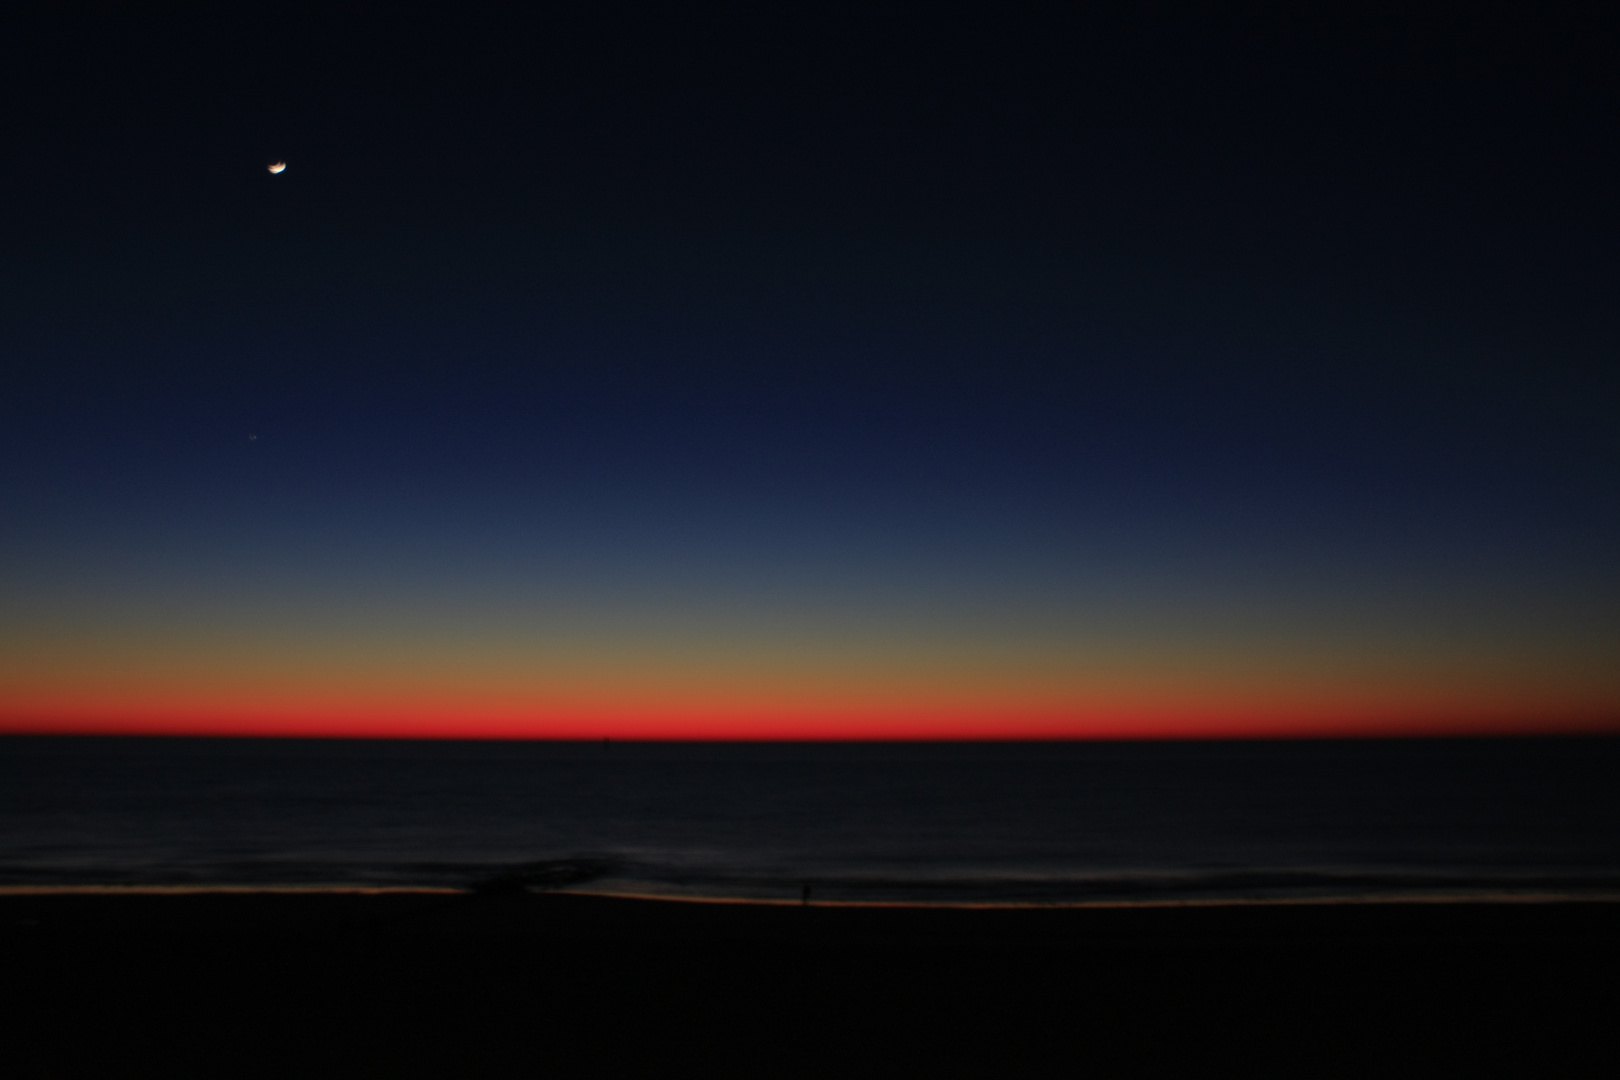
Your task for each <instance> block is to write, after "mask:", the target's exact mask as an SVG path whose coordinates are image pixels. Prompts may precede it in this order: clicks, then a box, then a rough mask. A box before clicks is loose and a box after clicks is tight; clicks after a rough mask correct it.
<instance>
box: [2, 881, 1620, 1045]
mask: <svg viewBox="0 0 1620 1080" xmlns="http://www.w3.org/2000/svg"><path fill="white" fill-rule="evenodd" d="M0 942H3V949H4V955H5V957H6V964H5V966H6V971H7V975H6V979H5V987H6V989H5V997H6V1000H5V1002H4V1005H5V1015H6V1017H7V1023H6V1027H7V1029H8V1037H7V1043H8V1045H9V1047H10V1050H9V1051H8V1053H7V1057H8V1065H7V1068H6V1071H7V1073H8V1074H10V1075H28V1076H46V1075H63V1074H67V1073H71V1072H79V1071H82V1070H83V1069H85V1068H90V1067H96V1068H106V1067H109V1066H113V1067H118V1068H120V1069H131V1068H135V1067H137V1066H141V1065H143V1064H155V1065H158V1066H160V1067H164V1068H166V1069H170V1070H173V1069H180V1070H190V1069H192V1068H198V1069H207V1070H208V1071H210V1072H213V1073H217V1074H224V1075H269V1074H272V1073H273V1074H277V1075H285V1074H287V1073H288V1072H299V1073H307V1072H312V1071H313V1072H344V1073H355V1072H360V1073H370V1072H373V1071H380V1070H384V1069H386V1070H389V1071H419V1070H421V1071H445V1070H449V1071H453V1072H467V1073H491V1072H496V1071H499V1072H502V1073H510V1072H518V1073H525V1074H536V1075H538V1074H543V1073H546V1074H549V1073H552V1072H555V1071H559V1070H566V1071H569V1072H576V1073H577V1072H581V1071H583V1072H586V1073H589V1074H592V1075H595V1074H600V1073H607V1072H620V1071H623V1070H624V1069H629V1068H634V1069H637V1070H642V1071H645V1070H649V1069H652V1070H658V1071H660V1072H665V1071H678V1072H680V1073H683V1074H684V1073H713V1072H717V1071H718V1072H728V1073H748V1074H753V1075H760V1074H769V1075H784V1074H785V1075H830V1074H837V1073H847V1072H853V1071H860V1072H872V1071H877V1072H880V1073H893V1074H907V1075H909V1074H915V1073H917V1072H922V1071H927V1072H945V1073H956V1072H961V1073H974V1074H979V1075H984V1074H991V1073H999V1074H1011V1075H1060V1074H1061V1075H1075V1074H1077V1073H1083V1072H1087V1071H1089V1070H1094V1069H1095V1070H1101V1072H1100V1073H1099V1074H1100V1075H1139V1074H1148V1073H1153V1072H1158V1071H1160V1070H1162V1069H1167V1068H1175V1069H1178V1070H1188V1069H1191V1070H1200V1071H1201V1070H1203V1069H1207V1068H1213V1067H1222V1068H1234V1069H1244V1070H1247V1071H1250V1072H1253V1071H1262V1070H1263V1071H1268V1072H1278V1073H1281V1072H1287V1073H1291V1074H1293V1075H1314V1076H1340V1075H1342V1076H1351V1075H1355V1076H1363V1075H1369V1074H1371V1073H1378V1074H1389V1073H1392V1072H1393V1073H1398V1074H1410V1075H1416V1074H1419V1073H1423V1074H1433V1073H1437V1072H1438V1073H1441V1074H1446V1073H1452V1072H1465V1071H1466V1072H1473V1071H1477V1070H1479V1069H1481V1068H1487V1067H1488V1068H1491V1069H1500V1068H1503V1067H1511V1068H1513V1069H1515V1070H1518V1071H1530V1070H1532V1069H1533V1070H1535V1071H1538V1072H1539V1071H1543V1070H1547V1069H1553V1070H1560V1071H1565V1072H1567V1071H1569V1070H1570V1069H1572V1068H1575V1067H1577V1066H1578V1067H1579V1069H1580V1070H1581V1071H1582V1072H1588V1073H1590V1072H1593V1071H1596V1070H1595V1069H1594V1067H1595V1066H1597V1065H1599V1063H1601V1062H1607V1063H1608V1064H1609V1065H1612V1064H1615V1063H1616V1062H1617V1059H1620V1055H1617V1054H1616V1051H1615V1049H1614V1043H1613V1040H1612V1038H1611V1037H1610V1027H1611V1021H1612V1017H1613V1015H1614V1007H1615V1006H1616V1004H1620V994H1617V993H1616V991H1615V989H1614V983H1613V980H1612V977H1611V976H1612V972H1613V971H1614V970H1615V966H1616V965H1615V962H1616V961H1617V960H1620V904H1616V903H1613V902H1593V901H1584V902H1568V901H1555V900H1547V901H1543V902H1524V901H1519V902H1483V901H1474V902H1457V901H1448V900H1444V899H1439V898H1436V899H1431V900H1428V901H1422V902H1411V901H1405V902H1389V901H1386V902H1376V903H1369V902H1315V903H1298V902H1294V903H1259V904H1244V903H1219V904H1148V905H1143V904H1136V905H1130V904H1126V905H1113V906H1107V905H1102V906H1097V905H1093V906H1072V907H1058V906H1044V907H1043V906H1027V907H978V908H971V907H917V906H904V905H894V906H870V905H826V904H819V903H816V902H815V901H814V899H813V898H812V900H811V902H810V903H809V904H803V903H799V904H757V903H700V902H682V901H669V900H655V899H638V898H625V897H609V896H600V895H596V896H592V895H578V894H570V893H546V892H533V891H528V890H525V889H517V888H514V889H505V890H502V889H493V890H489V891H483V892H474V891H453V890H437V891H425V890H392V891H390V890H323V889H310V888H303V889H289V890H264V889H236V890H207V889H201V890H199V889H146V890H136V889H117V888H113V889H80V890H62V889H36V890H27V889H21V890H19V889H13V890H10V891H8V892H6V893H5V894H3V895H0Z"/></svg>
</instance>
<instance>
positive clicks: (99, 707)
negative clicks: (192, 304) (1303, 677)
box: [0, 700, 1620, 741]
mask: <svg viewBox="0 0 1620 1080" xmlns="http://www.w3.org/2000/svg"><path fill="white" fill-rule="evenodd" d="M1577 733H1588V734H1598V733H1620V714H1617V713H1616V712H1614V711H1612V710H1603V709H1601V708H1599V707H1593V706H1587V707H1582V706H1580V705H1578V704H1575V703H1571V702H1564V703H1560V704H1558V705H1544V706H1542V707H1539V708H1534V707H1530V706H1529V705H1528V703H1519V704H1510V703H1503V702H1500V701H1498V702H1495V703H1494V704H1487V703H1484V702H1475V703H1471V704H1461V703H1452V704H1450V705H1449V706H1442V705H1438V704H1435V703H1430V704H1428V705H1426V706H1425V705H1420V704H1418V703H1415V702H1406V703H1400V702H1394V701H1390V702H1383V703H1375V702H1362V703H1358V704H1345V703H1338V704H1332V703H1327V704H1324V703H1321V702H1317V703H1314V704H1312V703H1307V702H1285V701H1275V700H1274V701H1269V702H1250V703H1237V702H1229V703H1224V704H1209V703H1206V704H1202V705H1200V704H1197V703H1183V704H1179V705H1171V704H1162V703H1161V704H1138V705H1128V704H1118V703H1116V704H1112V705H1096V706H1090V707H1086V706H1080V705H1072V706H1069V707H1056V706H1045V707H1038V706H1029V705H1016V704H1009V705H1005V706H1000V707H997V706H994V705H987V704H973V705H966V706H951V705H948V704H914V705H904V704H889V705H865V706H862V705H855V704H851V705H845V706H842V707H828V706H826V705H793V704H784V703H781V702H775V703H772V702H758V703H755V704H752V705H745V704H742V703H738V702H735V701H733V702H726V703H723V704H716V705H712V706H707V707H705V706H702V705H699V704H696V703H670V704H666V705H663V706H657V705H653V704H640V705H623V704H621V705H607V704H599V705H581V704H575V705H564V706H549V707H548V706H537V705H515V704H514V705H505V706H500V705H491V704H487V703H484V704H473V705H465V706H461V707H456V706H454V705H451V704H449V703H427V704H421V703H418V704H415V705H412V704H409V703H405V702H399V703H382V702H376V703H354V702H349V703H325V704H323V703H319V702H314V701H309V702H304V703H297V704H294V703H288V702H282V703H279V704H274V705H258V706H255V705H252V704H245V703H227V702H214V703H208V702H199V701H191V702H185V703H179V702H168V703H162V702H147V703H139V704H137V703H123V704H114V703H110V702H101V703H92V702H88V701H84V702H65V701H59V702H43V701H41V702H33V703H23V702H5V703H0V734H63V735H66V734H75V735H168V736H176V735H191V736H255V737H286V738H404V739H559V740H570V739H572V740H597V739H603V738H612V739H621V740H671V741H683V740H691V741H705V740H714V741H833V740H849V741H928V740H969V741H972V740H1075V739H1079V740H1084V739H1108V740H1118V739H1225V738H1343V737H1403V736H1447V735H1456V736H1467V735H1531V734H1577Z"/></svg>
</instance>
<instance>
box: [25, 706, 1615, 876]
mask: <svg viewBox="0 0 1620 1080" xmlns="http://www.w3.org/2000/svg"><path fill="white" fill-rule="evenodd" d="M41 885H44V886H62V885H68V886H90V885H140V886H161V885H172V886H260V887H265V886H337V887H357V886H359V887H377V886H380V887H390V886H407V887H422V886H436V887H458V888H530V889H567V890H575V891H586V892H598V893H616V894H631V895H665V896H686V897H707V898H732V899H754V900H778V901H786V902H801V901H804V900H805V899H807V898H808V899H810V900H811V902H837V901H843V902H910V903H1085V902H1118V901H1124V902H1135V901H1199V900H1234V899H1252V900H1266V899H1309V898H1325V899H1332V898H1347V897H1359V898H1380V897H1388V898H1398V897H1418V896H1424V897H1428V896H1433V897H1500V896H1522V897H1551V896H1598V895H1620V740H1616V739H1602V738H1568V739H1469V740H1392V741H1342V742H1341V741H1325V742H1324V741H1288V742H1157V743H946V744H939V743H933V744H928V743H922V744H918V743H911V744H870V743H841V744H825V743H823V744H771V743H766V744H713V743H522V742H505V743H496V742H408V741H399V742H384V741H377V742H369V741H290V740H289V741H276V740H250V739H240V740H236V739H138V738H124V739H120V738H55V737H15V736H14V737H7V738H0V887H10V888H16V887H26V886H41Z"/></svg>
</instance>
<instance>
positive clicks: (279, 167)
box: [270, 161, 287, 173]
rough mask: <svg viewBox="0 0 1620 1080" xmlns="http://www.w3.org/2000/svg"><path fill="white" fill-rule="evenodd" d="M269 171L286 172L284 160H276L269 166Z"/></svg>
mask: <svg viewBox="0 0 1620 1080" xmlns="http://www.w3.org/2000/svg"><path fill="white" fill-rule="evenodd" d="M270 171H271V172H272V173H280V172H286V171H287V163H286V162H285V161H278V162H276V163H275V164H274V165H272V166H270Z"/></svg>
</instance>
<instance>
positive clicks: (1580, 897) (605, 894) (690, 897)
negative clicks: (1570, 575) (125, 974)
mask: <svg viewBox="0 0 1620 1080" xmlns="http://www.w3.org/2000/svg"><path fill="white" fill-rule="evenodd" d="M485 891H486V890H484V889H481V888H479V887H478V886H450V885H362V884H349V883H345V882H311V883H287V884H239V883H232V882H219V883H187V884H145V883H143V884H121V883H116V882H109V883H98V884H54V883H51V884H13V885H0V898H5V897H25V896H31V897H50V896H108V897H117V896H131V897H133V896H153V897H156V896H177V897H178V896H265V897H271V896H467V897H472V896H479V895H482V894H483V893H484V892H485ZM514 891H518V892H522V893H524V894H526V895H531V896H570V897H581V898H590V899H599V900H615V901H636V902H645V903H649V904H690V905H721V906H737V907H765V908H801V907H814V908H823V909H826V908H847V909H886V910H900V911H907V910H919V911H935V910H945V911H1051V910H1057V911H1089V910H1112V909H1156V908H1226V907H1243V908H1248V907H1277V908H1291V907H1339V906H1343V907H1358V906H1388V905H1397V906H1398V905H1406V904H1418V905H1464V906H1472V905H1504V904H1505V905H1519V904H1525V905H1545V904H1620V891H1616V892H1597V891H1594V892H1557V891H1546V890H1524V891H1519V890H1498V891H1483V890H1480V891H1455V892H1429V893H1424V892H1411V893H1403V892H1388V893H1343V894H1338V895H1311V896H1219V897H1209V896H1198V897H1186V898H1180V899H1177V898H1167V897H1155V898H1151V899H1147V898H1144V899H1130V898H1110V899H1097V900H840V899H831V900H829V899H819V898H815V897H813V896H812V897H811V898H810V899H808V900H806V899H792V898H772V897H747V896H715V895H701V894H690V893H668V892H647V891H631V890H597V889H542V888H533V887H526V888H522V889H519V890H514Z"/></svg>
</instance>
